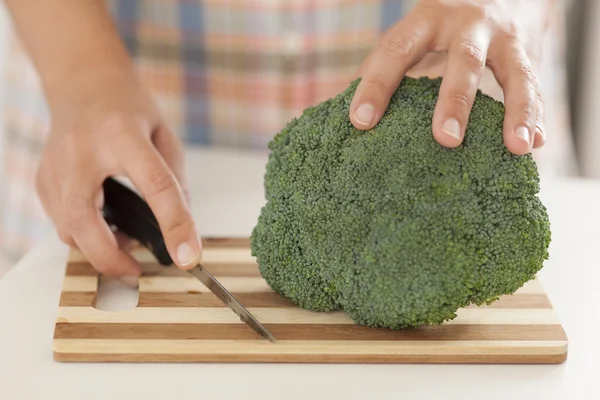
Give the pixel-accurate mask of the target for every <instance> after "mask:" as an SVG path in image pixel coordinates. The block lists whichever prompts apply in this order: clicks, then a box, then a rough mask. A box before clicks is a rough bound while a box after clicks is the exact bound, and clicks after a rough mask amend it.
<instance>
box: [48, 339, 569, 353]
mask: <svg viewBox="0 0 600 400" xmlns="http://www.w3.org/2000/svg"><path fill="white" fill-rule="evenodd" d="M566 346H567V343H566V342H565V341H562V340H555V341H543V342H539V341H535V340H529V341H528V340H505V341H501V340H499V341H495V342H493V343H490V342H489V341H481V340H431V341H428V342H423V341H421V340H417V341H412V340H405V341H391V340H387V341H386V340H381V341H377V342H372V341H365V340H356V341H353V342H351V343H348V342H331V341H328V340H280V341H278V342H277V343H276V344H271V343H268V342H265V341H263V340H239V341H236V342H231V341H229V340H168V339H167V340H164V339H163V340H160V339H158V340H157V339H145V340H127V339H124V340H120V341H118V343H114V342H113V341H111V340H106V339H104V340H102V339H88V340H85V341H76V340H71V339H60V340H57V341H56V342H55V346H54V348H55V350H61V349H62V348H65V347H69V348H71V349H75V350H77V351H78V352H80V353H82V354H86V353H87V354H90V353H98V352H106V353H119V352H122V351H126V352H129V353H130V354H136V353H138V354H144V353H147V352H159V353H160V352H161V351H164V350H169V351H172V352H173V353H174V354H187V353H194V352H195V353H204V354H244V353H245V354H263V353H269V354H364V355H373V354H380V355H385V354H390V353H402V354H404V355H430V354H432V353H435V354H487V355H492V354H495V355H497V354H507V353H508V354H561V353H562V352H563V351H565V350H566ZM170 349H172V350H170Z"/></svg>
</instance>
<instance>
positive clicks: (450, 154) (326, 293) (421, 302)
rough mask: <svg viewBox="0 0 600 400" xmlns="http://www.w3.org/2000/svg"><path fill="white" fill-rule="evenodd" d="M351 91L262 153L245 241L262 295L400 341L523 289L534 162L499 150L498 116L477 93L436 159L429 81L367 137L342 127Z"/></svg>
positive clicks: (538, 255) (401, 99)
mask: <svg viewBox="0 0 600 400" xmlns="http://www.w3.org/2000/svg"><path fill="white" fill-rule="evenodd" d="M359 81H360V79H357V80H355V81H353V82H352V83H351V84H350V86H349V87H348V88H347V89H346V90H345V91H343V92H342V93H340V94H339V95H337V96H336V97H334V98H331V99H328V100H326V101H324V102H322V103H320V104H318V105H316V106H313V107H310V108H308V109H306V110H305V111H304V112H303V113H302V115H301V116H300V117H298V118H295V119H293V120H292V121H290V122H289V123H288V124H287V125H286V126H285V127H284V128H283V129H282V131H281V132H279V133H277V134H276V135H275V136H274V138H273V139H272V140H271V142H270V143H269V150H270V154H269V159H268V163H267V166H266V173H265V176H264V185H265V195H266V204H265V205H264V206H263V208H262V210H261V213H260V215H259V217H258V221H257V224H256V226H255V227H254V229H253V231H252V234H251V238H250V239H251V251H252V255H253V256H254V257H255V258H256V260H257V262H258V265H259V269H260V273H261V275H262V276H263V278H264V279H265V280H266V282H267V284H268V285H269V286H270V287H271V288H272V289H273V290H274V291H276V292H277V293H279V294H280V295H282V296H285V297H287V298H289V299H290V300H291V301H293V302H294V303H295V304H296V305H297V306H299V307H301V308H304V309H307V310H312V311H318V312H328V311H334V310H343V311H344V312H345V313H346V314H347V315H348V316H349V317H350V318H351V319H352V320H353V321H354V322H355V323H357V324H360V325H364V326H369V327H381V328H389V329H404V328H409V327H419V326H422V325H427V324H441V323H443V322H444V321H447V320H451V319H454V318H456V311H457V309H459V308H462V307H466V306H468V305H469V304H475V305H482V304H490V303H491V302H493V301H495V300H497V299H498V297H499V296H501V295H505V294H512V293H514V292H515V291H516V290H517V289H519V288H520V287H521V286H522V285H523V284H524V283H525V282H527V281H529V280H531V279H533V278H534V277H535V275H536V273H537V272H538V271H539V270H540V269H541V268H542V266H543V262H544V260H546V259H548V247H549V244H550V223H549V219H548V215H547V212H546V208H545V207H544V205H543V204H542V203H541V201H540V200H539V199H538V197H537V193H538V191H539V175H538V170H537V166H536V164H535V161H534V159H533V158H532V156H531V154H527V155H524V156H518V155H514V154H511V153H510V152H509V151H508V150H507V149H506V147H505V145H504V143H503V136H502V125H503V118H504V105H503V104H502V103H501V102H499V101H496V100H494V99H493V98H491V97H489V96H487V95H485V94H483V93H481V92H480V91H478V92H477V95H476V100H475V103H474V105H473V108H472V111H471V114H470V119H469V124H468V127H467V130H466V135H465V139H464V142H463V144H462V145H461V146H459V147H457V148H454V149H452V148H445V147H443V146H441V145H440V144H438V143H437V142H436V141H435V139H434V138H433V135H432V131H431V119H432V116H433V111H434V106H435V102H436V99H437V95H438V91H439V86H440V83H441V78H438V79H429V78H418V79H416V78H408V77H406V78H404V80H403V81H402V83H401V84H400V86H399V87H398V89H397V90H396V91H395V93H394V94H393V96H392V98H391V101H390V104H389V107H388V109H387V111H386V113H385V115H384V116H383V118H382V119H381V121H380V122H379V123H378V124H377V126H375V127H374V128H373V129H371V130H369V131H360V130H358V129H356V128H354V127H353V125H352V124H351V122H350V120H349V117H348V110H349V106H350V102H351V100H352V96H353V94H354V91H355V89H356V87H357V85H358V83H359Z"/></svg>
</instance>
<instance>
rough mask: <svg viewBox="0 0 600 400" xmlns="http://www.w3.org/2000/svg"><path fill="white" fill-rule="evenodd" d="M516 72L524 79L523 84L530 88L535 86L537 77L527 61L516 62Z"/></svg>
mask: <svg viewBox="0 0 600 400" xmlns="http://www.w3.org/2000/svg"><path fill="white" fill-rule="evenodd" d="M516 70H517V73H518V74H519V75H520V76H521V77H522V79H523V80H524V81H525V84H526V85H527V86H529V87H530V88H537V77H536V75H535V72H534V71H533V68H532V67H531V65H530V64H529V63H526V62H520V63H517V66H516Z"/></svg>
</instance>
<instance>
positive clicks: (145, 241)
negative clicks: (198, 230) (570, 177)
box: [102, 178, 275, 342]
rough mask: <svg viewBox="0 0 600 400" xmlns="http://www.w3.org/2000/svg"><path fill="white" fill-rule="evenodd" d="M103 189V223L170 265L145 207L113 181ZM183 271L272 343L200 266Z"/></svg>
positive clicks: (106, 181)
mask: <svg viewBox="0 0 600 400" xmlns="http://www.w3.org/2000/svg"><path fill="white" fill-rule="evenodd" d="M103 190H104V208H103V210H102V211H103V215H104V219H105V220H106V222H107V223H108V224H109V225H113V226H115V227H116V228H117V229H119V230H120V231H121V232H123V233H125V234H126V235H128V236H130V237H132V238H134V239H136V240H137V241H138V242H140V244H141V245H143V246H144V247H146V248H147V249H148V250H150V251H151V252H152V254H153V255H154V257H155V258H156V259H157V261H158V262H159V263H160V264H161V265H163V266H165V267H168V266H172V265H173V260H172V259H171V256H170V255H169V252H168V251H167V247H166V245H165V241H164V238H163V235H162V233H161V230H160V227H159V224H158V221H157V220H156V218H155V216H154V214H153V213H152V210H151V209H150V207H149V206H148V204H146V202H145V201H144V200H143V199H142V198H141V197H140V196H139V195H138V194H137V193H135V192H134V191H132V190H130V189H129V188H127V187H126V186H124V185H123V184H121V183H120V182H118V181H117V180H115V179H114V178H108V179H106V180H105V181H104V183H103ZM187 272H189V273H190V274H191V275H192V276H194V277H195V278H197V279H199V280H200V281H201V282H202V283H203V284H204V285H205V286H206V287H207V288H208V289H210V291H211V292H212V293H213V294H215V295H216V296H217V297H218V298H219V299H220V300H221V301H222V302H223V303H225V304H226V305H227V306H228V307H229V308H230V309H231V310H232V311H233V312H235V313H236V314H237V315H238V316H239V317H240V319H241V320H242V321H243V322H244V323H246V324H247V325H248V326H249V327H250V328H252V329H253V330H254V331H255V332H256V333H258V334H259V335H260V336H261V337H263V338H265V339H267V340H269V341H270V342H275V338H274V337H273V335H272V334H271V333H270V332H269V331H268V330H267V329H266V328H265V327H264V326H263V325H262V324H261V323H260V322H259V321H258V320H257V319H256V318H255V317H254V316H253V315H252V314H251V313H250V312H249V311H248V310H247V309H246V308H245V307H244V306H243V305H242V304H241V303H240V302H239V301H238V300H237V299H236V298H235V297H234V296H233V295H232V294H231V293H230V292H229V291H228V290H227V289H225V287H223V285H221V283H220V282H219V281H218V280H217V279H215V278H214V277H213V276H212V275H211V274H210V273H209V272H208V271H207V270H205V269H204V268H203V267H202V265H201V264H198V265H196V266H195V267H194V268H192V269H191V270H189V271H187Z"/></svg>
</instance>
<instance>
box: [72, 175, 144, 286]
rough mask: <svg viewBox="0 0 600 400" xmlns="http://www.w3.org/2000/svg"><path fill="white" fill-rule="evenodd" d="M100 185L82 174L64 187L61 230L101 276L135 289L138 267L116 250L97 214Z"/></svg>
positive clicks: (110, 236) (135, 262)
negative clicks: (116, 279) (71, 239)
mask: <svg viewBox="0 0 600 400" xmlns="http://www.w3.org/2000/svg"><path fill="white" fill-rule="evenodd" d="M83 172H85V171H83ZM101 185H102V181H101V180H100V179H93V176H90V174H84V173H81V172H80V173H76V174H75V176H74V178H73V179H72V180H70V181H68V182H67V183H66V184H65V187H64V192H63V193H64V194H63V197H62V200H63V202H62V204H64V211H63V218H62V224H61V227H60V229H61V230H64V231H66V232H68V234H69V235H70V236H71V237H72V238H73V240H74V241H75V243H76V245H77V247H78V248H79V249H80V250H81V252H82V253H83V254H84V255H85V256H86V258H87V259H88V260H89V261H90V263H91V264H92V265H93V266H94V268H95V269H97V270H98V271H99V272H100V273H101V274H103V275H106V276H114V277H118V278H120V279H121V280H122V281H123V282H124V283H126V284H128V285H130V286H136V285H137V277H139V275H140V274H141V267H140V265H139V264H138V263H137V261H136V260H134V259H133V258H132V257H130V256H129V255H128V254H126V253H124V252H123V251H121V250H120V249H119V246H118V244H117V240H116V238H115V236H114V234H113V232H112V231H111V229H110V228H109V226H108V224H107V223H106V221H105V220H104V218H103V217H102V215H101V214H100V212H99V211H98V208H97V204H96V203H97V200H96V199H97V192H98V191H100V190H101Z"/></svg>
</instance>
